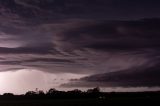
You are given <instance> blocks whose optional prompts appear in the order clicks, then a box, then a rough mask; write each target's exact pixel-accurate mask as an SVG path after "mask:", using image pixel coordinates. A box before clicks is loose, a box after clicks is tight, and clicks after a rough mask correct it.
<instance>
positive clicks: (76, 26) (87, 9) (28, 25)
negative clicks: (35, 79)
mask: <svg viewBox="0 0 160 106" xmlns="http://www.w3.org/2000/svg"><path fill="white" fill-rule="evenodd" d="M150 4H152V5H150ZM159 4H160V2H159V1H153V0H152V1H151V0H148V1H146V0H145V1H144V0H141V1H139V0H134V1H128V0H123V1H122V0H107V1H106V0H92V1H90V0H1V1H0V66H1V69H0V71H16V70H17V69H36V70H40V71H43V72H49V73H54V74H55V73H74V74H86V75H88V76H89V77H88V78H82V79H80V82H81V80H84V82H85V83H90V82H91V81H90V80H91V79H93V85H97V84H99V82H98V81H97V79H98V80H99V79H101V80H100V83H101V84H102V86H106V83H111V86H112V85H113V86H117V85H118V86H152V85H153V86H159V82H160V80H159V79H158V80H156V79H153V77H154V76H156V75H159V71H158V69H156V70H155V71H147V70H152V68H150V67H153V69H154V67H156V68H157V64H159V63H160V61H159V57H160V55H159V53H160V49H159V47H160V36H159V35H160V19H159V18H153V17H159V10H160V7H159ZM137 68H138V71H135V70H136V69H137ZM139 68H140V69H139ZM132 69H133V70H132ZM121 70H126V71H124V72H119V71H121ZM128 70H129V73H128ZM145 70H146V71H145ZM102 73H105V74H103V75H101V74H102ZM126 73H127V74H126ZM152 73H153V76H148V75H149V74H152ZM97 74H98V75H97ZM112 74H113V75H112ZM90 75H93V76H90ZM143 75H144V76H143ZM128 76H130V77H129V78H131V79H129V78H128ZM140 76H142V77H140ZM112 77H113V78H112ZM121 77H123V78H124V79H123V81H122V80H119V79H121ZM137 77H138V78H139V79H138V78H137ZM105 78H106V79H105ZM107 78H109V79H107ZM116 78H117V79H116ZM147 78H148V80H149V79H150V80H151V81H152V80H153V81H152V82H153V84H152V83H151V84H150V83H149V82H148V83H147V84H146V83H145V82H146V79H147ZM155 78H158V76H157V77H155ZM127 79H128V80H127ZM136 79H137V80H141V82H139V83H138V81H137V80H136ZM148 80H147V81H148ZM130 81H133V82H134V84H131V83H130ZM143 83H144V84H143ZM82 86H83V85H82Z"/></svg>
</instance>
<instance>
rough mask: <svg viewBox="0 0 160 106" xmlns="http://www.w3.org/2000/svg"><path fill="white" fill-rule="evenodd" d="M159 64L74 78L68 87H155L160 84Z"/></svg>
mask: <svg viewBox="0 0 160 106" xmlns="http://www.w3.org/2000/svg"><path fill="white" fill-rule="evenodd" d="M159 70H160V69H159V65H157V66H152V67H149V68H142V67H138V68H132V69H128V70H121V71H118V72H110V73H104V74H97V75H91V76H88V77H84V78H81V79H72V80H71V81H70V83H68V84H62V85H61V86H66V87H71V86H72V87H73V86H74V87H82V86H83V87H94V86H102V87H154V86H160V78H159V76H160V71H159Z"/></svg>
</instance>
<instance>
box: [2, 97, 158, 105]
mask: <svg viewBox="0 0 160 106" xmlns="http://www.w3.org/2000/svg"><path fill="white" fill-rule="evenodd" d="M159 102H160V101H159V100H158V99H157V100H150V99H144V98H142V99H135V98H133V99H128V98H111V99H109V100H107V99H106V100H100V99H55V100H20V101H18V100H3V101H0V106H112V105H123V106H124V105H127V106H131V105H133V106H135V105H158V104H159ZM157 103H158V104H157Z"/></svg>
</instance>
